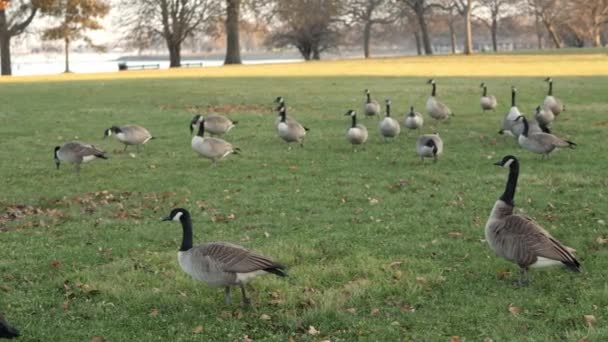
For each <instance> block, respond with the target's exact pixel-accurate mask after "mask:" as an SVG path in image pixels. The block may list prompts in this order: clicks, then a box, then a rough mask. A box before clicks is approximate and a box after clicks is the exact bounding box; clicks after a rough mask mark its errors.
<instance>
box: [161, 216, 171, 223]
mask: <svg viewBox="0 0 608 342" xmlns="http://www.w3.org/2000/svg"><path fill="white" fill-rule="evenodd" d="M165 221H171V218H170V217H169V216H167V217H165V218H164V219H162V220H161V222H165Z"/></svg>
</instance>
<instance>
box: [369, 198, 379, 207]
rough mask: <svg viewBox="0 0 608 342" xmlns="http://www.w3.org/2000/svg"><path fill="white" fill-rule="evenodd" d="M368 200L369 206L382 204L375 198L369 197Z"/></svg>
mask: <svg viewBox="0 0 608 342" xmlns="http://www.w3.org/2000/svg"><path fill="white" fill-rule="evenodd" d="M367 200H368V201H369V204H371V205H374V204H378V203H380V200H379V199H377V198H373V197H369V198H368V199H367Z"/></svg>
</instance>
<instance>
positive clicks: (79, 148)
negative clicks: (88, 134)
mask: <svg viewBox="0 0 608 342" xmlns="http://www.w3.org/2000/svg"><path fill="white" fill-rule="evenodd" d="M73 151H74V153H76V154H78V155H81V156H92V155H95V156H96V155H103V154H105V152H104V151H103V150H100V149H98V148H97V147H95V146H94V145H87V144H77V145H75V146H74V149H73Z"/></svg>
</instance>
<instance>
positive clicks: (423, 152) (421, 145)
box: [416, 133, 443, 162]
mask: <svg viewBox="0 0 608 342" xmlns="http://www.w3.org/2000/svg"><path fill="white" fill-rule="evenodd" d="M416 153H417V154H418V155H419V156H420V159H421V160H422V161H424V158H433V161H435V162H437V159H438V157H439V156H440V155H441V154H442V153H443V140H441V137H440V136H439V134H438V133H435V134H424V135H421V136H419V137H418V141H416Z"/></svg>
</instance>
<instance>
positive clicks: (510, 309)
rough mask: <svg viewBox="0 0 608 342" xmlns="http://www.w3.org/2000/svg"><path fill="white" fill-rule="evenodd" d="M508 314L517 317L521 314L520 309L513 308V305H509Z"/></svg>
mask: <svg viewBox="0 0 608 342" xmlns="http://www.w3.org/2000/svg"><path fill="white" fill-rule="evenodd" d="M509 312H510V313H511V314H512V315H519V313H520V312H521V308H519V307H517V306H514V305H513V303H511V304H509Z"/></svg>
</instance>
